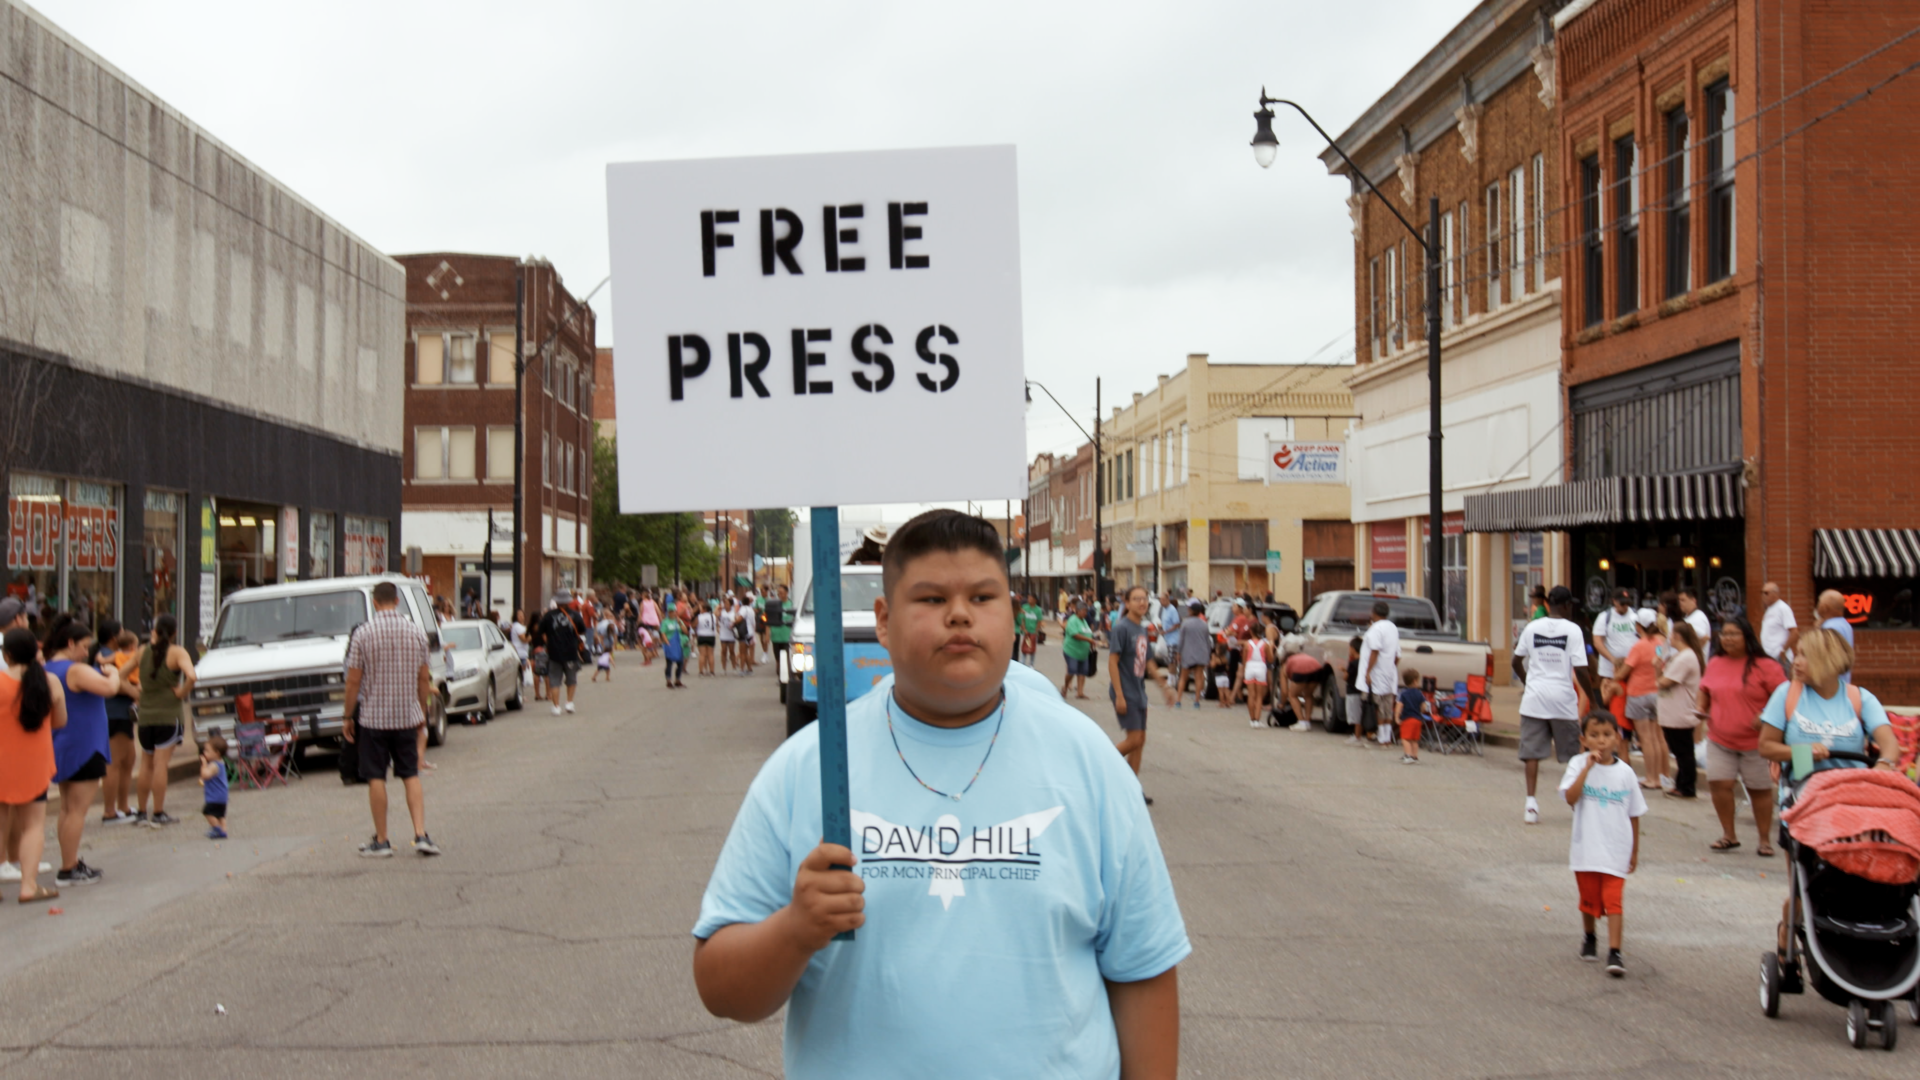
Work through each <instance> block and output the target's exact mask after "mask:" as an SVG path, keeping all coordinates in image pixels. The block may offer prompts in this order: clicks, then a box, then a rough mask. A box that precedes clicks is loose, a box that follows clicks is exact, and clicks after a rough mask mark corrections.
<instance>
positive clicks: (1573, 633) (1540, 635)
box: [1513, 585, 1637, 825]
mask: <svg viewBox="0 0 1920 1080" xmlns="http://www.w3.org/2000/svg"><path fill="white" fill-rule="evenodd" d="M1572 610H1573V591H1572V590H1570V589H1568V588H1567V587H1566V586H1565V585H1555V586H1554V587H1553V591H1552V592H1549V593H1548V594H1547V612H1548V614H1547V617H1546V618H1544V619H1535V620H1534V621H1533V622H1530V623H1528V624H1527V625H1526V628H1525V629H1524V630H1522V631H1520V640H1519V641H1516V642H1514V645H1513V674H1514V677H1516V678H1518V679H1519V680H1520V681H1521V682H1523V683H1525V684H1526V692H1525V693H1523V694H1522V695H1521V696H1520V761H1521V762H1522V763H1523V764H1524V765H1525V766H1526V770H1527V806H1526V811H1525V813H1524V814H1523V815H1522V818H1521V820H1523V821H1525V822H1526V823H1527V824H1528V825H1538V824H1540V803H1539V802H1538V801H1537V800H1536V799H1535V798H1534V789H1535V787H1536V786H1537V785H1538V784H1539V781H1540V761H1541V759H1542V758H1545V757H1546V756H1547V754H1548V753H1549V752H1551V753H1552V754H1553V755H1554V758H1555V759H1556V760H1558V761H1559V762H1561V763H1562V764H1565V763H1566V762H1568V761H1571V760H1573V755H1575V754H1577V753H1579V752H1580V690H1581V689H1582V688H1584V689H1585V690H1586V692H1587V700H1588V701H1591V702H1594V703H1596V704H1597V703H1598V702H1599V701H1600V688H1599V687H1598V686H1597V685H1596V684H1595V683H1594V681H1593V675H1592V674H1591V669H1589V668H1588V667H1587V647H1586V644H1585V642H1583V641H1582V640H1581V638H1580V627H1579V626H1577V625H1576V624H1574V623H1573V622H1572V621H1571V620H1570V619H1568V618H1567V616H1568V615H1569V614H1571V613H1572ZM1626 623H1627V626H1628V627H1629V628H1631V627H1632V626H1633V617H1632V615H1631V613H1629V614H1628V616H1627V619H1626ZM1630 632H1633V631H1630ZM1636 635H1637V632H1636ZM1594 637H1595V639H1596V641H1597V640H1598V638H1599V632H1598V629H1597V628H1596V630H1595V634H1594ZM1625 654H1626V650H1625V649H1624V648H1623V649H1622V650H1621V655H1622V656H1625Z"/></svg>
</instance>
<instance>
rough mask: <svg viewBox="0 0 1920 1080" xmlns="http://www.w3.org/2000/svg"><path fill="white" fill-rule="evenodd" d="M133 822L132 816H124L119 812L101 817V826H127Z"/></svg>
mask: <svg viewBox="0 0 1920 1080" xmlns="http://www.w3.org/2000/svg"><path fill="white" fill-rule="evenodd" d="M132 820H133V815H132V814H122V813H120V812H119V811H115V812H113V813H111V814H101V815H100V824H102V825H125V824H128V823H129V822H131V821H132Z"/></svg>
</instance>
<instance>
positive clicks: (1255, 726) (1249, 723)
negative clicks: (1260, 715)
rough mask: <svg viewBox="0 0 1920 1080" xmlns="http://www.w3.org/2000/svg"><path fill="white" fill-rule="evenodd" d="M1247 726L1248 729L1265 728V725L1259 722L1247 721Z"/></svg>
mask: <svg viewBox="0 0 1920 1080" xmlns="http://www.w3.org/2000/svg"><path fill="white" fill-rule="evenodd" d="M1247 726H1248V727H1252V728H1259V727H1265V726H1266V725H1265V724H1262V723H1261V722H1260V721H1258V720H1249V721H1247Z"/></svg>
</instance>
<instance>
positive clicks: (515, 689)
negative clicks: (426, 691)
mask: <svg viewBox="0 0 1920 1080" xmlns="http://www.w3.org/2000/svg"><path fill="white" fill-rule="evenodd" d="M440 649H441V652H442V654H443V655H446V656H449V657H451V659H449V660H448V661H447V664H446V671H445V674H444V675H443V676H442V677H441V679H440V696H441V697H443V698H445V699H446V702H447V715H449V716H455V717H460V718H461V719H464V720H467V721H469V722H474V721H479V720H491V719H493V718H494V716H495V715H497V714H498V713H499V711H500V706H501V705H502V704H503V703H504V704H505V705H506V707H507V708H509V709H518V708H520V705H521V697H520V656H519V654H518V653H516V652H514V651H513V646H512V645H510V644H508V642H507V639H506V638H504V637H502V636H501V634H500V628H499V627H497V626H495V625H494V624H493V623H492V622H490V621H488V620H486V619H455V620H453V621H451V622H443V623H441V624H440Z"/></svg>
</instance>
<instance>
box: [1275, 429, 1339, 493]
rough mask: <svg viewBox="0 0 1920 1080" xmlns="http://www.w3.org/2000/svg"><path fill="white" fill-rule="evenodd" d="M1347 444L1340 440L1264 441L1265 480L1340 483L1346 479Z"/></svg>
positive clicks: (1294, 482)
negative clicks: (1265, 444)
mask: <svg viewBox="0 0 1920 1080" xmlns="http://www.w3.org/2000/svg"><path fill="white" fill-rule="evenodd" d="M1346 457H1347V444H1346V443H1344V442H1295V441H1293V440H1290V439H1289V440H1286V441H1281V440H1279V439H1270V440H1268V442H1267V483H1269V484H1283V483H1285V484H1344V483H1346V482H1347V468H1346Z"/></svg>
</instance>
